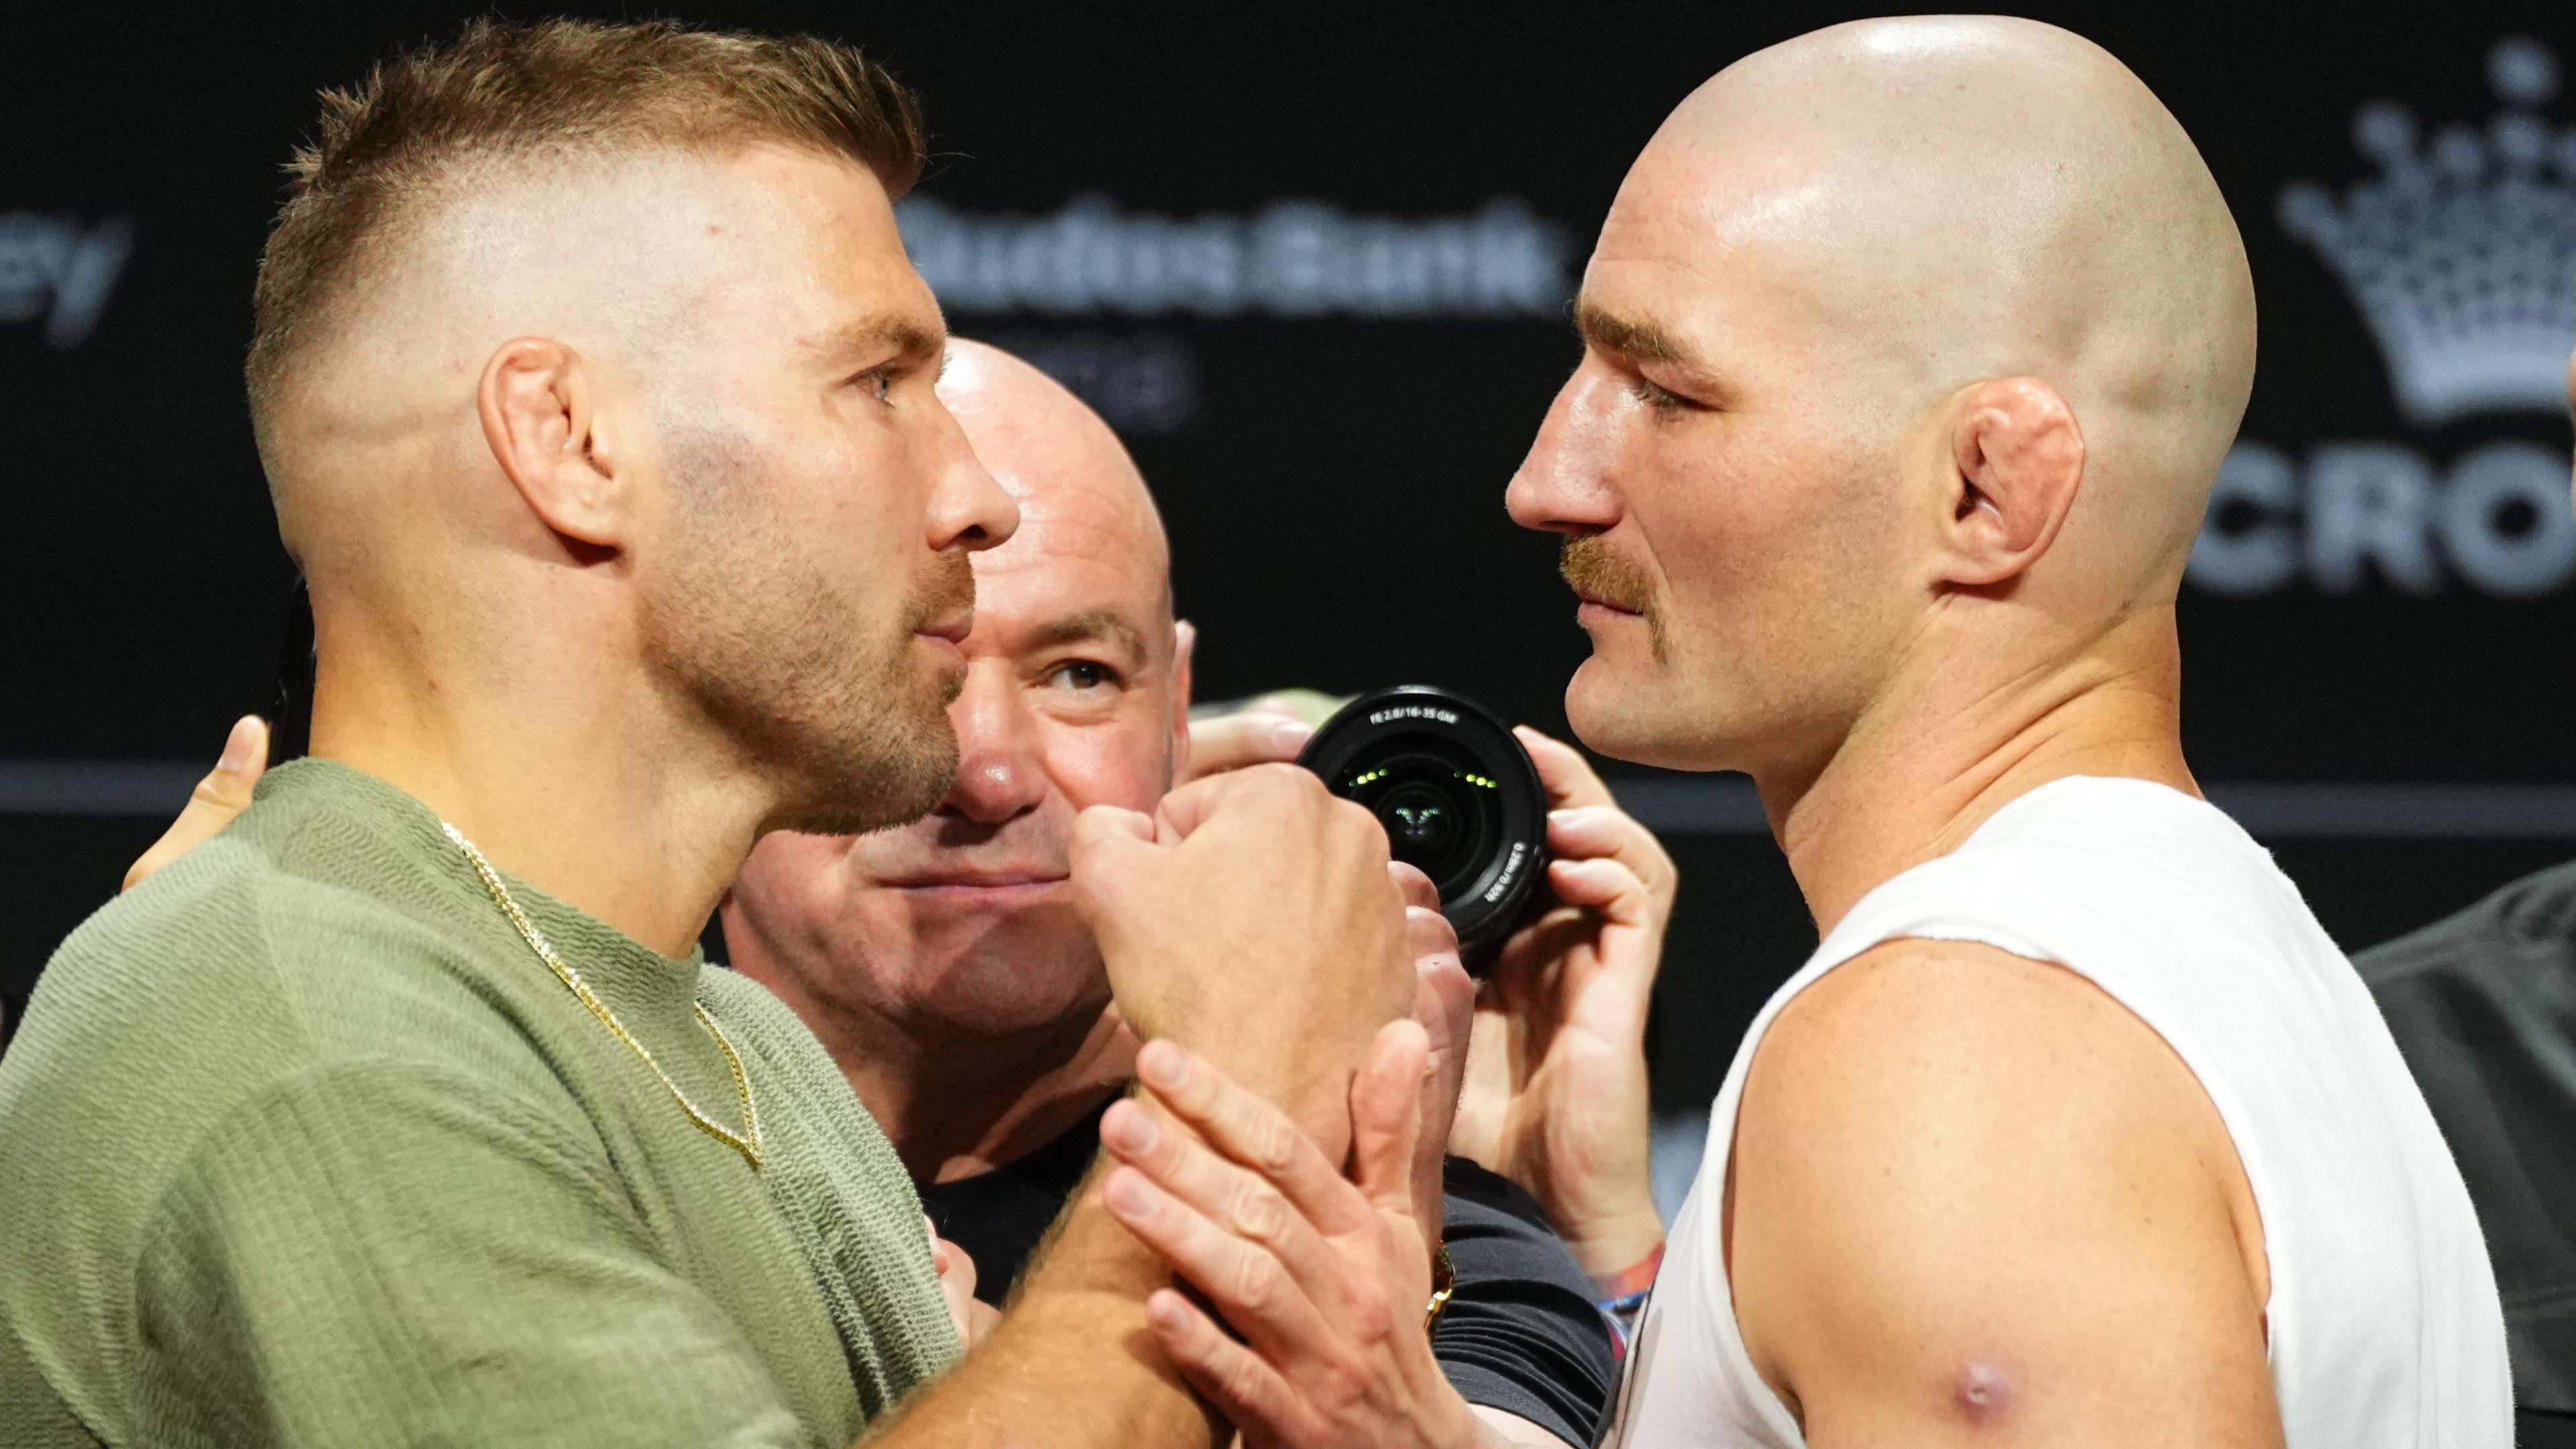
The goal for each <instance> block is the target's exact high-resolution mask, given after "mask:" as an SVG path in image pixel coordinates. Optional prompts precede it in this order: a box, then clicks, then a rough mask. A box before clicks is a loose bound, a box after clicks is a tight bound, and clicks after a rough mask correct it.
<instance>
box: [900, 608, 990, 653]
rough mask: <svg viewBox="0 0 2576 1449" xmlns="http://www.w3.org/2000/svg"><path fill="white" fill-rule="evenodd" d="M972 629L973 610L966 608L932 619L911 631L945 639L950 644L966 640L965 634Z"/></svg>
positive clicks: (973, 621) (973, 623)
mask: <svg viewBox="0 0 2576 1449" xmlns="http://www.w3.org/2000/svg"><path fill="white" fill-rule="evenodd" d="M974 630H975V611H974V610H972V609H968V610H966V611H965V612H964V613H961V614H953V615H950V616H949V617H947V618H945V619H933V620H931V621H930V622H929V623H927V624H924V625H922V626H921V627H920V628H919V629H917V630H915V631H913V632H915V633H918V634H923V635H927V636H929V637H930V638H933V639H945V640H947V641H948V642H949V643H951V644H961V645H962V644H964V643H965V642H966V636H967V635H968V634H970V633H973V632H974Z"/></svg>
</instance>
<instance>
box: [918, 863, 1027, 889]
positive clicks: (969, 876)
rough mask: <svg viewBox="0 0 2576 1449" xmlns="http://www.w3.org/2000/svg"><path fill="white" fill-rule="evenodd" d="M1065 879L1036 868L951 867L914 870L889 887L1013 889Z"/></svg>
mask: <svg viewBox="0 0 2576 1449" xmlns="http://www.w3.org/2000/svg"><path fill="white" fill-rule="evenodd" d="M1064 878H1065V876H1064V872H1063V871H1060V870H1041V869H1034V868H1021V869H1012V868H1007V867H1001V866H973V865H961V866H950V867H947V868H945V869H940V870H923V871H914V872H912V873H911V874H909V875H904V876H900V877H898V878H896V879H894V880H890V881H887V882H886V884H887V885H890V886H897V887H911V888H918V887H922V886H1011V885H1051V884H1053V883H1054V882H1056V881H1060V880H1063V879H1064Z"/></svg>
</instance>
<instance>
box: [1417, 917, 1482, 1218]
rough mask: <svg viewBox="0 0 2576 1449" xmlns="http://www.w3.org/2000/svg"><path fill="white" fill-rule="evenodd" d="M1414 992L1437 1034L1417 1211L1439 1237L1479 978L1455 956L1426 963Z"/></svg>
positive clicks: (1423, 1019)
mask: <svg viewBox="0 0 2576 1449" xmlns="http://www.w3.org/2000/svg"><path fill="white" fill-rule="evenodd" d="M1414 991H1415V994H1414V1006H1413V1019H1414V1020H1416V1021H1418V1022H1420V1023H1422V1027H1423V1030H1424V1031H1425V1032H1427V1033H1428V1034H1429V1035H1430V1039H1431V1052H1430V1060H1429V1062H1428V1063H1427V1064H1426V1065H1425V1067H1424V1070H1423V1073H1422V1082H1421V1085H1420V1087H1419V1088H1418V1090H1419V1092H1420V1094H1421V1097H1422V1105H1421V1117H1420V1127H1419V1129H1418V1131H1417V1133H1416V1135H1415V1138H1414V1144H1413V1205H1414V1216H1415V1217H1416V1218H1417V1219H1418V1220H1420V1221H1421V1223H1422V1225H1423V1236H1425V1237H1437V1236H1438V1235H1439V1224H1440V1222H1441V1221H1442V1220H1443V1218H1444V1217H1445V1216H1446V1214H1445V1213H1444V1212H1443V1204H1442V1179H1443V1175H1444V1170H1445V1165H1444V1164H1443V1162H1442V1161H1441V1159H1442V1157H1443V1156H1444V1149H1445V1148H1446V1147H1447V1146H1448V1142H1449V1133H1450V1128H1451V1125H1452V1123H1453V1122H1454V1121H1455V1118H1456V1114H1457V1111H1458V1091H1459V1088H1460V1086H1461V1085H1462V1083H1463V1082H1464V1081H1465V1079H1466V1073H1467V1050H1468V1043H1469V1041H1470V1039H1471V1038H1470V1035H1469V1033H1470V1031H1471V1029H1472V1028H1471V1023H1472V1022H1473V1021H1474V1020H1475V1014H1476V983H1475V982H1474V981H1473V980H1472V979H1470V978H1469V977H1468V975H1467V972H1466V970H1465V969H1464V968H1463V967H1461V966H1459V965H1458V962H1457V958H1455V957H1454V956H1453V957H1449V958H1447V959H1446V960H1444V961H1441V962H1436V963H1432V964H1428V965H1426V966H1424V967H1423V969H1422V971H1421V974H1420V975H1419V977H1418V978H1417V979H1416V982H1415V988H1414Z"/></svg>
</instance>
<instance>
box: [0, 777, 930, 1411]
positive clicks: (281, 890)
mask: <svg viewBox="0 0 2576 1449" xmlns="http://www.w3.org/2000/svg"><path fill="white" fill-rule="evenodd" d="M511 889H512V890H513V891H514V892H515V893H516V894H517V896H518V898H519V900H520V903H521V904H522V905H523V906H524V907H526V909H527V910H528V912H529V914H530V915H531V916H532V917H533V918H534V919H535V920H536V922H537V924H538V925H539V927H540V928H541V929H542V930H543V931H544V932H545V933H546V934H547V936H548V937H549V938H550V939H551V940H552V942H553V943H554V945H555V947H556V949H557V951H558V952H559V953H560V954H561V955H562V956H563V957H564V959H565V960H566V961H568V962H570V963H571V964H572V965H573V966H574V967H575V968H576V969H577V970H579V971H580V972H581V973H582V974H583V976H584V977H585V978H586V979H587V980H588V981H589V982H590V983H591V985H592V987H593V989H594V990H596V991H597V992H598V994H599V995H600V996H601V997H602V998H603V999H604V1000H605V1001H606V1002H607V1003H608V1005H609V1006H610V1007H611V1008H612V1009H613V1010H614V1011H615V1012H616V1013H617V1015H618V1016H619V1018H620V1019H622V1020H623V1021H624V1022H625V1024H626V1026H627V1028H628V1029H629V1030H630V1031H632V1032H633V1033H634V1034H635V1036H636V1037H637V1038H638V1039H639V1040H641V1041H642V1042H643V1043H644V1044H645V1045H646V1046H647V1047H649V1048H650V1049H651V1050H652V1052H653V1055H654V1057H655V1058H656V1059H657V1060H658V1061H659V1062H660V1063H661V1064H662V1066H663V1068H664V1070H666V1071H668V1072H669V1073H670V1075H671V1077H672V1078H673V1080H675V1081H676V1082H678V1083H679V1085H680V1086H681V1088H682V1089H683V1090H684V1091H686V1092H687V1093H688V1094H689V1096H690V1098H691V1100H693V1101H695V1102H696V1103H697V1104H698V1105H699V1106H700V1107H702V1108H703V1109H705V1110H706V1111H707V1112H708V1113H709V1114H710V1115H711V1116H713V1117H715V1118H716V1119H717V1120H718V1121H720V1122H724V1123H726V1124H728V1125H736V1124H738V1123H739V1121H740V1116H741V1111H742V1107H741V1101H740V1098H739V1096H738V1094H737V1093H736V1091H735V1089H734V1086H733V1082H732V1078H731V1076H730V1074H729V1072H728V1071H727V1068H726V1066H725V1063H724V1059H723V1056H722V1054H721V1053H720V1052H719V1051H718V1049H717V1048H716V1045H715V1043H714V1042H713V1040H712V1039H710V1038H709V1037H708V1036H707V1034H706V1032H705V1030H704V1029H703V1028H702V1027H701V1026H700V1025H699V1024H698V1022H697V1021H696V1019H695V1016H694V1013H693V1011H692V1009H691V1003H692V1001H693V1000H695V999H703V1000H704V1001H705V1002H706V1003H707V1005H708V1007H709V1009H710V1010H711V1011H712V1012H714V1013H715V1014H716V1015H717V1017H718V1018H719V1019H720V1020H721V1021H722V1022H723V1023H724V1025H725V1027H726V1030H727V1031H728V1033H729V1034H730V1035H731V1036H732V1038H733V1040H734V1042H735V1044H736V1045H737V1047H739V1048H740V1050H741V1052H742V1055H743V1058H744V1067H745V1069H746V1071H747V1072H748V1073H749V1075H750V1077H751V1079H752V1084H753V1088H754V1092H755V1095H756V1098H757V1101H758V1104H759V1108H760V1113H761V1119H762V1120H761V1125H762V1127H763V1130H764V1134H765V1138H766V1143H765V1145H766V1153H765V1165H764V1166H763V1167H762V1168H761V1169H760V1170H759V1171H757V1172H755V1171H754V1170H753V1169H752V1167H751V1166H750V1164H749V1163H747V1162H746V1161H745V1160H744V1158H743V1157H742V1156H741V1155H740V1154H739V1153H737V1152H736V1151H735V1150H734V1149H733V1148H731V1147H729V1146H727V1145H725V1144H724V1143H722V1142H720V1141H718V1140H717V1139H715V1138H714V1137H712V1136H710V1135H708V1134H706V1133H705V1132H702V1131H701V1130H699V1129H698V1128H697V1127H696V1126H695V1125H694V1124H692V1123H691V1122H690V1121H689V1120H688V1119H687V1117H686V1116H685V1115H683V1114H682V1112H681V1110H680V1108H679V1105H678V1104H677V1103H675V1102H673V1101H672V1100H671V1096H670V1093H669V1092H668V1091H667V1090H666V1089H665V1088H664V1087H663V1086H662V1084H661V1082H660V1081H659V1080H657V1079H656V1078H655V1076H654V1075H653V1073H652V1071H651V1070H650V1069H649V1068H647V1067H646V1066H645V1064H644V1063H643V1062H642V1061H641V1060H639V1059H638V1058H637V1057H636V1056H635V1055H634V1053H633V1052H631V1051H630V1050H629V1049H628V1048H627V1047H626V1046H625V1045H624V1044H622V1043H620V1042H619V1041H618V1040H617V1039H616V1038H615V1037H613V1036H612V1035H610V1033H609V1032H608V1030H607V1028H606V1027H605V1026H604V1025H602V1024H601V1022H600V1021H599V1020H598V1019H597V1018H596V1017H594V1016H592V1015H591V1013H590V1011H589V1010H588V1009H587V1008H585V1007H584V1006H583V1005H582V1004H581V1003H580V1001H579V1000H578V999H576V998H575V997H574V996H573V994H572V992H571V991H570V990H569V989H568V988H566V987H565V985H564V984H563V983H562V982H561V981H559V980H557V979H556V977H555V976H554V974H553V973H552V972H551V971H549V970H548V969H547V968H546V966H545V965H544V963H542V962H541V961H540V960H538V958H537V957H536V955H535V954H534V953H533V952H532V951H531V950H530V949H529V948H528V946H527V944H526V943H525V942H524V941H523V940H522V939H521V938H520V936H519V934H518V932H517V931H516V930H515V929H514V928H513V927H512V926H511V924H510V922H509V921H508V919H507V918H506V917H505V916H503V915H502V913H501V911H500V910H499V909H498V908H497V907H496V906H495V905H494V904H493V902H492V900H491V898H490V896H489V895H487V894H486V893H485V889H484V887H483V885H482V883H481V882H480V880H479V879H478V878H477V877H476V876H475V874H474V873H473V870H472V868H471V867H470V866H469V865H468V864H467V862H466V860H465V859H464V857H463V855H462V854H461V853H460V852H459V851H458V850H457V849H456V847H455V846H454V845H453V844H452V843H451V842H450V841H448V839H447V838H446V837H445V836H444V835H443V834H442V833H441V831H440V829H439V824H438V821H437V819H436V818H435V817H434V816H433V815H432V814H431V813H430V812H429V810H428V809H427V808H426V807H424V806H422V805H421V804H420V803H419V802H418V801H416V800H413V799H412V798H411V797H409V796H407V795H405V794H403V793H402V792H400V791H398V790H396V789H394V788H393V787H391V786H389V785H386V784H385V783H383V782H382V781H379V780H376V779H373V778H371V777H369V776H367V775H364V774H361V773H359V772H358V771H355V770H352V769H349V768H348V767H346V766H343V765H338V764H334V763H331V762H328V761H320V760H310V761H300V762H297V763H295V764H291V765H287V766H284V767H282V768H280V769H278V770H276V771H274V772H272V773H271V774H270V775H269V777H268V778H267V779H266V780H265V781H264V782H263V783H262V784H261V786H260V790H259V798H258V803H257V804H255V805H254V806H253V807H252V808H251V809H250V810H249V811H248V812H247V813H245V814H244V815H243V816H242V818H241V819H240V820H239V821H237V822H235V823H234V825H233V826H232V827H231V828H230V829H228V830H226V831H225V832H224V833H223V835H221V836H220V837H218V838H217V839H216V840H214V841H212V842H210V843H209V844H207V845H205V846H203V847H201V848H199V849H198V850H196V851H194V852H192V853H190V854H189V855H188V856H187V857H186V858H184V859H182V860H180V861H178V862H177V863H175V864H173V865H171V866H170V867H168V868H167V869H165V870H163V871H162V872H161V873H159V874H158V875H156V876H154V877H153V878H152V879H151V880H150V881H148V882H146V883H145V884H144V885H143V886H141V887H140V888H138V889H136V890H134V891H132V892H130V893H128V894H127V895H125V896H124V897H122V898H120V899H119V900H117V901H115V902H114V903H112V904H110V905H109V906H107V907H106V908H105V909H103V910H101V911H100V912H98V914H96V915H95V916H93V917H91V918H90V920H89V921H88V922H87V923H85V924H84V925H83V926H82V927H81V928H80V929H79V930H78V931H76V932H74V933H73V934H72V936H71V937H70V939H69V940H67V941H65V942H64V944H63V947H62V949H61V950H60V951H59V952H58V953H57V954H56V955H55V957H54V959H53V961H52V962H51V964H50V965H49V966H48V967H47V968H46V971H45V973H44V975H43V977H42V978H41V980H40V981H39V983H38V986H37V990H36V994H35V998H34V1000H33V1001H32V1002H31V1003H30V1004H29V1008H28V1013H27V1019H26V1023H25V1025H24V1027H23V1028H22V1029H21V1030H20V1032H19V1034H18V1037H17V1039H16V1040H15V1041H14V1042H13V1043H12V1045H11V1048H10V1051H9V1054H8V1056H7V1058H6V1059H5V1061H4V1062H0V1443H5V1444H8V1445H10V1446H12V1449H19V1446H25V1449H48V1446H53V1445H58V1444H59V1445H70V1444H88V1443H92V1442H96V1441H105V1442H108V1443H112V1444H155V1445H161V1444H170V1445H195V1444H206V1445H227V1446H230V1445H267V1444H315V1445H335V1446H336V1445H349V1444H361V1443H364V1444H378V1443H416V1442H437V1443H453V1444H476V1445H484V1444H529V1445H540V1444H542V1445H549V1446H557V1445H584V1444H600V1445H608V1444H615V1445H618V1446H621V1449H625V1446H636V1445H651V1444H674V1445H677V1444H689V1445H707V1444H725V1445H746V1446H748V1445H805V1444H815V1445H825V1446H829V1449H841V1446H844V1445H846V1444H848V1443H849V1442H850V1441H851V1439H853V1438H854V1437H855V1436H856V1435H857V1433H858V1432H859V1430H860V1428H861V1426H862V1425H863V1424H864V1423H865V1422H866V1420H867V1419H868V1418H869V1417H870V1416H872V1415H874V1414H876V1413H878V1412H880V1411H881V1410H883V1409H885V1408H886V1407H887V1406H888V1405H889V1404H890V1403H892V1402H893V1401H894V1400H895V1399H896V1398H897V1397H899V1396H900V1395H901V1394H902V1393H903V1392H904V1391H905V1390H907V1389H908V1388H910V1387H911V1386H912V1385H913V1384H915V1383H917V1382H919V1381H920V1380H921V1379H923V1378H925V1377H927V1376H929V1375H931V1374H933V1373H936V1372H938V1371H939V1370H940V1369H942V1368H945V1367H946V1366H947V1365H948V1364H949V1363H951V1362H952V1361H954V1359H955V1358H956V1356H957V1353H958V1345H957V1341H956V1335H955V1332H954V1330H953V1329H952V1328H951V1327H950V1325H949V1322H948V1318H947V1315H946V1312H945V1311H944V1309H943V1307H942V1305H941V1302H940V1298H939V1293H938V1286H937V1283H936V1280H935V1279H934V1277H933V1275H932V1270H931V1264H930V1256H929V1248H928V1245H927V1242H926V1240H925V1238H924V1234H923V1230H922V1223H921V1216H920V1212H921V1210H920V1207H919V1204H918V1202H917V1200H916V1199H915V1197H914V1195H913V1191H912V1187H911V1184H910V1182H909V1181H908V1180H907V1178H906V1177H905V1175H904V1172H903V1169H902V1165H901V1163H900V1162H899V1161H898V1160H897V1159H896V1157H895V1155H894V1152H893V1150H892V1148H891V1147H890V1146H889V1145H888V1144H887V1142H886V1141H885V1138H884V1136H883V1134H882V1133H880V1132H879V1131H878V1130H877V1128H876V1125H875V1123H874V1122H873V1121H871V1120H870V1119H869V1117H868V1116H867V1114H866V1112H865V1110H864V1109H862V1108H861V1106H860V1105H859V1102H858V1099H857V1097H856V1096H855V1095H854V1094H852V1093H851V1091H850V1089H849V1086H848V1084H847V1082H846V1081H845V1080H844V1079H843V1078H842V1076H841V1075H840V1073H839V1072H838V1071H837V1070H836V1069H835V1068H834V1067H833V1065H832V1063H831V1061H830V1059H829V1057H828V1056H827V1055H826V1054H825V1053H824V1051H823V1048H822V1046H821V1044H820V1043H818V1042H817V1041H815V1039H814V1037H813V1035H812V1034H811V1033H810V1032H808V1031H806V1030H805V1028H804V1027H803V1026H802V1024H800V1023H799V1022H798V1021H797V1020H796V1019H795V1017H794V1016H793V1015H792V1014H791V1013H790V1012H788V1010H787V1009H786V1008H785V1007H784V1006H783V1005H781V1004H780V1003H779V1002H778V1001H777V1000H776V999H775V998H773V997H770V996H768V995H767V994H766V993H765V992H763V991H762V990H761V989H760V988H759V987H758V986H757V985H754V984H753V983H751V982H748V981H744V980H742V979H740V978H737V977H735V976H734V975H733V974H732V973H731V972H726V971H719V970H704V969H702V962H701V961H699V960H698V959H696V958H695V957H694V956H693V957H692V958H691V959H689V960H685V961H675V960H671V959H669V958H666V957H663V956H659V955H657V954H655V953H653V952H651V951H649V950H647V949H645V948H644V947H643V946H641V945H639V944H638V943H636V942H635V941H633V940H631V939H629V938H627V937H625V936H623V935H620V934H619V933H617V932H616V931H614V930H612V929H610V928H609V927H607V926H606V925H604V924H602V923H600V922H598V921H596V920H594V919H592V918H590V917H588V916H585V915H583V914H581V913H580V912H578V911H576V910H573V909H572V908H570V907H568V906H565V905H563V904H561V903H560V902H557V901H554V900H551V899H548V898H547V897H545V896H543V895H541V894H539V893H538V892H537V891H536V890H534V889H533V888H531V887H528V886H526V885H523V884H521V883H519V882H516V881H512V882H511Z"/></svg>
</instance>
